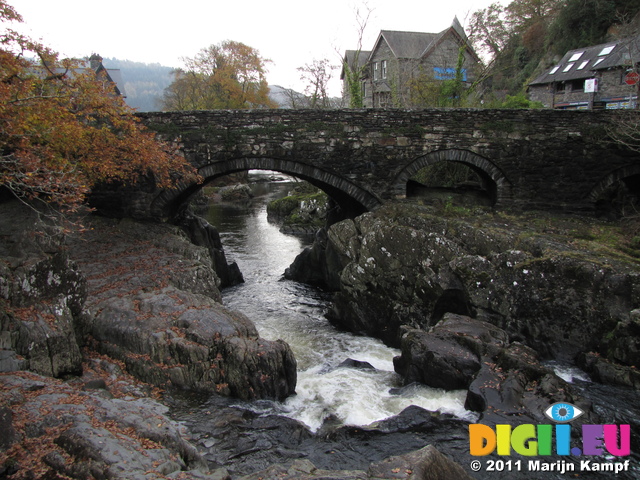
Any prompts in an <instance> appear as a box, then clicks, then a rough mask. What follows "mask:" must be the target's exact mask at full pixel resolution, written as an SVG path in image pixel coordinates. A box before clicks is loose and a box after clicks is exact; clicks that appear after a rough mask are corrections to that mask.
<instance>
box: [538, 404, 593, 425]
mask: <svg viewBox="0 0 640 480" xmlns="http://www.w3.org/2000/svg"><path fill="white" fill-rule="evenodd" d="M583 413H584V412H583V411H582V410H581V409H580V408H578V407H576V406H575V405H572V404H571V403H567V402H558V403H554V404H553V405H551V406H549V408H547V409H546V410H545V411H544V414H545V415H546V416H547V417H548V418H549V419H551V420H553V421H554V422H557V423H567V422H572V421H573V420H575V419H576V418H578V417H579V416H581V415H582V414H583Z"/></svg>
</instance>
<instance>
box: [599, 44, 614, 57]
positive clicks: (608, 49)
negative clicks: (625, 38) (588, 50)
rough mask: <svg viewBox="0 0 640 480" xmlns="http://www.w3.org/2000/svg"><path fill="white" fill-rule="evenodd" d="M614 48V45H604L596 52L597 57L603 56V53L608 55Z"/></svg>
mask: <svg viewBox="0 0 640 480" xmlns="http://www.w3.org/2000/svg"><path fill="white" fill-rule="evenodd" d="M614 48H616V46H615V45H610V46H608V47H604V48H603V49H602V50H600V53H599V54H598V56H599V57H603V56H605V55H609V54H610V53H611V52H612V51H613V49H614Z"/></svg>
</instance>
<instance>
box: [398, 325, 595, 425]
mask: <svg viewBox="0 0 640 480" xmlns="http://www.w3.org/2000/svg"><path fill="white" fill-rule="evenodd" d="M401 351H402V355H401V356H399V357H396V358H395V359H394V365H395V368H396V371H397V372H398V373H400V374H401V375H403V378H404V382H405V383H412V382H416V381H418V382H422V383H425V384H427V385H430V386H433V387H436V388H444V389H446V390H452V389H467V390H468V392H467V399H466V402H465V408H467V409H469V410H472V411H476V412H479V413H481V414H482V415H481V417H480V419H481V421H489V420H493V421H496V422H497V423H500V421H502V420H504V419H506V418H509V417H514V416H518V417H519V418H521V419H524V418H527V417H528V418H530V419H531V420H532V421H533V420H535V421H537V422H544V421H545V417H544V415H543V412H544V411H545V410H546V409H547V408H548V407H549V406H550V405H551V404H553V403H556V402H570V403H576V402H577V403H576V404H577V405H578V406H579V407H580V408H581V409H582V410H583V411H585V412H588V414H587V417H588V416H589V415H590V414H591V413H590V404H589V402H586V401H584V400H582V399H579V398H578V397H577V395H576V394H575V392H574V389H573V388H572V386H571V385H570V384H569V383H567V382H566V381H564V380H562V379H561V378H560V377H558V376H557V375H555V373H554V372H553V371H551V370H550V369H549V368H547V367H545V366H543V365H541V364H540V362H539V360H538V355H537V353H536V352H535V351H534V350H533V349H531V348H529V347H527V346H525V345H522V344H520V343H518V342H509V337H508V335H507V334H506V332H505V331H504V330H502V329H500V328H498V327H496V326H495V325H492V324H490V323H487V322H483V321H480V320H476V319H472V318H469V317H465V316H462V315H454V314H450V313H447V314H445V316H444V318H443V319H442V320H441V321H440V322H439V323H438V324H436V325H435V326H434V327H433V328H432V329H430V331H428V332H427V331H424V330H420V329H406V333H405V334H404V335H403V337H402V348H401Z"/></svg>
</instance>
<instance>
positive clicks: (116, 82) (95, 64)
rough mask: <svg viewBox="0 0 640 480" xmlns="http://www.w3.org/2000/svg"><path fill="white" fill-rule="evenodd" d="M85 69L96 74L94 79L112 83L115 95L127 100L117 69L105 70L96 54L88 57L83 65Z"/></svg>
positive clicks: (100, 58)
mask: <svg viewBox="0 0 640 480" xmlns="http://www.w3.org/2000/svg"><path fill="white" fill-rule="evenodd" d="M85 67H86V68H90V69H91V70H93V71H94V72H95V74H96V78H98V79H102V80H104V81H106V82H110V83H112V84H113V89H114V93H115V95H118V96H121V97H123V98H127V94H126V93H125V90H124V81H123V79H122V75H121V74H120V70H119V69H117V68H105V66H104V65H103V64H102V57H101V56H100V55H98V54H97V53H94V54H92V55H91V56H90V57H89V60H88V61H87V62H86V63H85Z"/></svg>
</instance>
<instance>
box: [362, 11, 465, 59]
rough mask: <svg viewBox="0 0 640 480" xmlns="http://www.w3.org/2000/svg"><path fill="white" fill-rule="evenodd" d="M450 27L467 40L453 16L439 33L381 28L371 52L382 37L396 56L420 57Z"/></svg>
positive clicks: (447, 31) (425, 53) (462, 29)
mask: <svg viewBox="0 0 640 480" xmlns="http://www.w3.org/2000/svg"><path fill="white" fill-rule="evenodd" d="M452 29H453V31H455V32H456V33H457V34H458V36H460V38H461V39H462V40H463V41H465V42H468V38H467V35H466V33H465V32H464V28H462V25H461V24H460V21H459V20H458V17H454V19H453V22H452V23H451V25H450V26H449V27H447V28H446V29H444V30H443V31H441V32H439V33H424V32H403V31H395V30H381V31H380V34H379V35H378V39H377V40H376V43H375V47H374V48H373V50H372V52H371V53H373V52H374V51H375V50H376V49H377V48H378V45H379V44H380V42H381V41H382V40H383V39H384V40H385V41H386V42H387V45H389V48H390V49H391V52H392V53H393V55H394V56H395V57H396V58H402V59H420V58H422V57H424V56H425V55H427V54H428V52H429V50H431V49H433V48H434V47H435V46H436V45H437V44H438V42H439V41H440V40H441V39H442V38H443V37H444V36H445V35H446V34H447V33H449V31H450V30H452ZM474 55H475V52H474Z"/></svg>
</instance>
